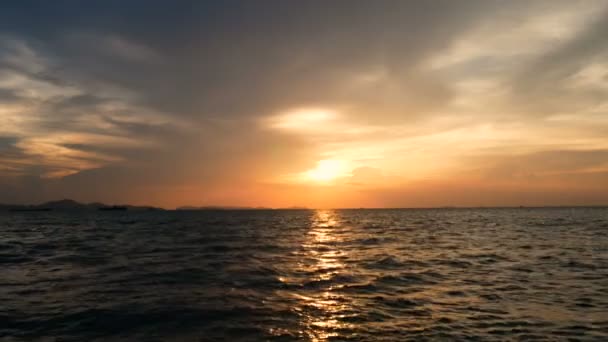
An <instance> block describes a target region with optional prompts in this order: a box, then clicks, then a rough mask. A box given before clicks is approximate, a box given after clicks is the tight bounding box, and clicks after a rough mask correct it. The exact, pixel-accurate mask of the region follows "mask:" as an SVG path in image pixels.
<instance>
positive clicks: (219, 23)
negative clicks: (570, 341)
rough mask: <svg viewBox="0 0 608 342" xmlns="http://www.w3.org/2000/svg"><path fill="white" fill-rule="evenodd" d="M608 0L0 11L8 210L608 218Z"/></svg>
mask: <svg viewBox="0 0 608 342" xmlns="http://www.w3.org/2000/svg"><path fill="white" fill-rule="evenodd" d="M607 37H608V1H606V0H604V1H595V0H585V1H572V0H568V1H561V0H549V1H519V0H515V1H492V0H480V1H473V0H462V1H453V0H445V1H434V0H431V1H385V0H375V1H356V0H355V1H352V0H349V1H346V0H332V1H314V0H313V1H283V0H280V1H273V0H264V1H232V0H226V1H209V2H205V1H182V0H179V1H169V0H166V1H156V0H146V1H143V0H141V1H140V0H134V1H117V0H104V1H95V0H93V1H86V2H83V1H62V0H56V1H42V0H41V1H28V0H19V1H17V0H15V1H12V0H8V1H3V2H2V3H1V4H0V203H39V202H43V201H48V200H56V199H61V198H72V199H75V200H78V201H83V202H92V201H101V202H106V203H130V204H140V205H143V204H145V205H155V206H162V207H165V208H174V207H178V206H182V205H234V206H267V207H291V206H306V207H313V208H317V207H436V206H519V205H600V204H608V38H607Z"/></svg>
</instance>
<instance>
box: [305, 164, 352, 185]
mask: <svg viewBox="0 0 608 342" xmlns="http://www.w3.org/2000/svg"><path fill="white" fill-rule="evenodd" d="M343 176H346V168H345V165H344V163H343V162H341V161H339V160H329V159H328V160H320V161H318V162H317V167H315V168H314V169H312V170H308V171H306V172H304V177H305V178H306V179H307V180H310V181H315V182H321V183H323V182H330V181H332V180H335V179H336V178H339V177H343Z"/></svg>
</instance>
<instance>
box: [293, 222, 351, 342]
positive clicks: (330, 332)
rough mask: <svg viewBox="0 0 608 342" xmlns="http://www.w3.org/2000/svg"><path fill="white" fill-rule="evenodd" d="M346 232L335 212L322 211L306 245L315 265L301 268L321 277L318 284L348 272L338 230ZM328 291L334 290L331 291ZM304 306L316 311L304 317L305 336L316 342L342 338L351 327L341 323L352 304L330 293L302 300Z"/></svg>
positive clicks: (305, 247) (321, 293)
mask: <svg viewBox="0 0 608 342" xmlns="http://www.w3.org/2000/svg"><path fill="white" fill-rule="evenodd" d="M339 229H342V227H341V222H340V221H339V216H338V214H337V213H336V212H335V211H332V210H318V211H316V212H315V215H314V217H313V218H312V220H311V227H310V231H309V233H308V239H307V240H306V242H305V243H304V244H303V247H304V250H305V251H306V253H307V254H308V258H309V259H312V260H313V263H312V264H301V265H300V266H301V267H302V268H303V270H305V271H314V272H315V273H317V274H318V276H317V279H315V280H317V281H326V280H330V279H331V278H332V277H335V276H337V275H339V274H340V272H341V271H343V270H344V269H345V267H346V266H345V264H344V262H343V261H342V260H343V259H344V258H346V257H347V255H346V252H344V251H342V250H340V249H339V248H338V243H339V242H341V235H340V234H336V232H335V230H339ZM328 290H331V288H329V289H328ZM302 304H303V306H308V307H312V308H313V310H311V311H310V312H308V313H305V314H304V315H303V321H302V325H303V326H304V333H305V334H306V335H308V337H309V338H310V339H311V340H312V341H324V340H327V339H328V338H330V337H336V336H338V333H337V332H336V331H337V330H340V329H347V328H349V327H350V326H351V324H348V323H344V322H341V321H340V320H339V318H342V317H341V313H343V312H345V311H347V310H348V308H349V304H348V301H347V300H345V298H343V297H342V296H337V295H336V294H332V293H331V292H329V291H320V292H319V293H318V294H317V295H316V296H310V297H304V296H302Z"/></svg>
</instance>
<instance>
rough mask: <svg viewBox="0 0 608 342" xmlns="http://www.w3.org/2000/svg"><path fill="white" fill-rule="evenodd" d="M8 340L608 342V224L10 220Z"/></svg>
mask: <svg viewBox="0 0 608 342" xmlns="http://www.w3.org/2000/svg"><path fill="white" fill-rule="evenodd" d="M0 270H1V271H0V340H2V341H13V340H14V341H21V340H28V341H29V340H44V341H47V340H48V341H199V340H200V341H208V340H211V341H213V340H227V341H250V340H251V341H257V340H286V341H290V340H305V341H306V340H312V341H324V340H353V341H372V340H378V341H403V340H410V339H411V340H425V339H426V340H438V339H439V340H473V339H478V340H484V341H486V340H513V339H515V340H522V339H539V340H598V341H601V340H604V341H605V340H608V209H601V208H589V209H584V208H576V209H567V208H561V209H444V210H337V211H331V210H329V211H308V210H293V211H216V212H213V211H210V212H140V213H137V212H91V213H69V212H63V213H62V212H40V213H0Z"/></svg>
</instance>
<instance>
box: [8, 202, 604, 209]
mask: <svg viewBox="0 0 608 342" xmlns="http://www.w3.org/2000/svg"><path fill="white" fill-rule="evenodd" d="M575 208H579V209H581V208H582V209H584V208H587V209H606V208H608V204H604V205H548V206H438V207H391V208H381V207H368V208H366V207H358V208H357V207H344V208H306V207H298V206H294V207H285V208H270V207H246V206H182V207H178V208H175V209H165V208H160V207H154V206H135V205H115V204H112V205H108V204H103V203H80V202H77V201H74V200H67V199H66V200H59V201H51V202H46V203H42V204H29V205H23V204H0V212H1V211H5V212H6V211H8V212H46V211H138V212H141V211H183V212H189V211H190V212H191V211H275V210H467V209H575Z"/></svg>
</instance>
